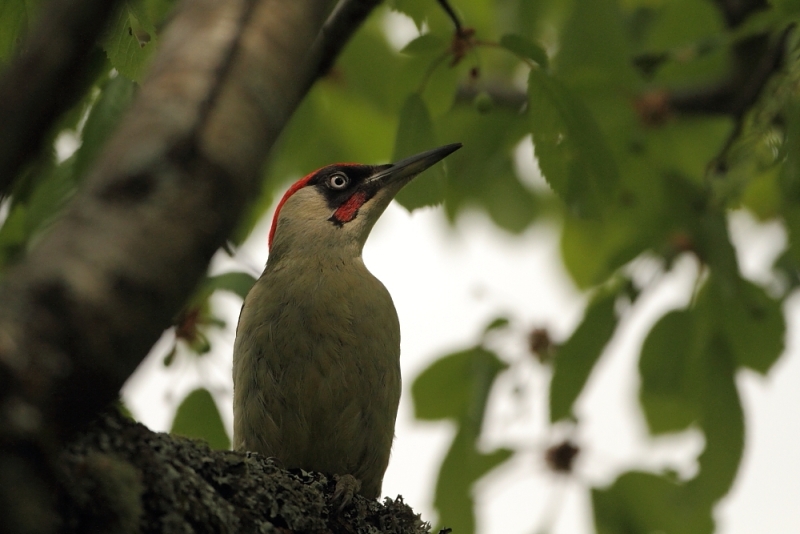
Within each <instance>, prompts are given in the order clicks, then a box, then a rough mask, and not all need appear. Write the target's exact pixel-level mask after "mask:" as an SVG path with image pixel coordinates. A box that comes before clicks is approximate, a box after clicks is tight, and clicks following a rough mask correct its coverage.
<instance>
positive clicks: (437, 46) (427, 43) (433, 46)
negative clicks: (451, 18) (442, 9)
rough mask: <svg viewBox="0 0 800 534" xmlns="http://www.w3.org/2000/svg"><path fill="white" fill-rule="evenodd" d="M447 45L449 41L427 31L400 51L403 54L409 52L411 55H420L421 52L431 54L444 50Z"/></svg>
mask: <svg viewBox="0 0 800 534" xmlns="http://www.w3.org/2000/svg"><path fill="white" fill-rule="evenodd" d="M447 46H448V45H447V41H445V40H444V39H442V38H441V37H439V36H438V35H434V34H432V33H426V34H423V35H420V36H419V37H417V38H416V39H413V40H412V41H411V42H409V43H408V44H407V45H406V46H404V47H403V49H402V50H400V52H401V53H403V54H408V55H409V56H418V55H420V54H425V55H430V54H432V53H437V52H438V53H442V52H444V51H445V49H446V48H447Z"/></svg>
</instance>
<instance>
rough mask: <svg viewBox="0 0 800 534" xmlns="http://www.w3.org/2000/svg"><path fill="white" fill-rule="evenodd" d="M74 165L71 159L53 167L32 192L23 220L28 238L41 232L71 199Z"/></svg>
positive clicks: (73, 159) (73, 188)
mask: <svg viewBox="0 0 800 534" xmlns="http://www.w3.org/2000/svg"><path fill="white" fill-rule="evenodd" d="M74 163H75V158H74V157H73V158H69V159H66V160H64V161H63V162H61V163H60V164H59V165H55V166H54V167H52V168H51V169H50V172H49V173H48V174H47V175H45V176H44V177H43V179H42V180H41V182H40V183H39V184H38V185H37V186H36V188H35V189H34V190H33V193H32V194H31V196H30V198H29V199H28V202H27V207H28V209H27V216H26V220H25V224H26V227H27V235H28V236H33V235H35V234H37V233H38V232H41V231H43V230H44V229H45V228H46V227H47V226H48V225H49V224H50V223H52V222H53V220H55V218H56V216H58V214H59V213H60V212H61V209H62V208H63V207H64V205H65V204H66V202H67V201H68V200H69V199H70V198H71V197H72V194H73V193H74V192H75V188H76V183H75V179H74V176H75V173H74V170H73V167H74Z"/></svg>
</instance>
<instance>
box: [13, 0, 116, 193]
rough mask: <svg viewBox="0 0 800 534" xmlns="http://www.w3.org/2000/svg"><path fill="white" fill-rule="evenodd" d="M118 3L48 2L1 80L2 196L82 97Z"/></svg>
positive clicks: (109, 0)
mask: <svg viewBox="0 0 800 534" xmlns="http://www.w3.org/2000/svg"><path fill="white" fill-rule="evenodd" d="M121 3H122V2H120V0H79V1H75V0H50V1H49V2H46V3H44V4H43V5H42V6H41V8H40V13H41V18H40V19H39V21H38V22H37V23H36V26H35V28H34V30H33V32H32V33H31V35H30V39H28V40H27V41H26V42H25V44H24V47H23V48H22V51H21V53H20V54H19V55H18V56H17V57H16V58H15V59H14V60H13V61H12V62H11V64H10V65H9V67H8V68H7V69H6V70H5V72H4V73H3V75H2V77H1V78H0V195H3V194H6V193H8V191H9V189H10V186H11V184H12V182H13V180H14V178H15V177H16V176H17V174H18V173H19V171H20V169H21V168H22V166H23V165H24V164H25V163H26V162H27V161H29V160H30V159H31V158H32V157H34V156H35V155H36V154H37V153H38V152H39V151H40V150H41V148H42V144H43V143H44V141H45V139H46V137H47V134H48V132H49V130H50V128H51V127H52V125H53V123H54V122H55V120H56V119H57V118H58V117H59V116H60V115H61V113H63V112H64V111H66V110H67V109H68V108H70V107H71V106H73V105H74V104H75V103H76V102H77V100H78V97H79V96H80V95H81V94H82V93H83V90H84V89H85V85H86V84H87V83H88V81H89V79H90V75H91V74H92V72H91V71H92V67H93V65H94V64H95V63H96V62H92V61H90V60H89V58H90V56H91V54H92V52H93V51H95V52H96V51H97V50H96V46H95V43H96V41H97V38H98V37H99V36H100V34H101V33H102V32H103V31H104V29H105V27H106V23H107V21H108V19H109V17H110V16H111V14H112V13H113V12H114V10H115V8H116V7H117V6H118V5H119V4H121Z"/></svg>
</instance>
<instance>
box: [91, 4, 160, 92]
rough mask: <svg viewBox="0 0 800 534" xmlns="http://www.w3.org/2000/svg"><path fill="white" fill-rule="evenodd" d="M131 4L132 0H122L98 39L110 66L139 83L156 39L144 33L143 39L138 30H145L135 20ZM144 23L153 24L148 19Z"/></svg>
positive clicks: (153, 49)
mask: <svg viewBox="0 0 800 534" xmlns="http://www.w3.org/2000/svg"><path fill="white" fill-rule="evenodd" d="M131 5H132V3H131V2H125V3H124V4H122V5H121V6H120V7H119V8H118V9H117V11H116V13H115V15H114V16H113V17H112V19H111V21H110V22H109V25H108V28H107V29H106V33H105V35H104V36H103V38H102V40H101V45H102V47H103V49H104V50H105V51H106V55H107V56H108V59H109V61H111V65H113V67H114V68H115V69H117V71H119V73H120V74H122V75H123V76H126V77H128V78H129V79H131V80H133V81H136V82H140V81H141V79H142V76H143V75H144V69H145V68H146V67H147V64H148V62H149V60H150V57H151V56H152V55H153V52H154V51H155V39H154V34H153V35H150V34H147V38H145V36H144V34H142V33H141V32H142V31H145V33H147V32H146V30H144V28H143V26H142V24H141V22H140V21H138V19H136V16H135V14H134V9H132V8H131ZM146 25H147V26H150V27H152V23H150V22H149V21H146ZM146 39H147V40H146Z"/></svg>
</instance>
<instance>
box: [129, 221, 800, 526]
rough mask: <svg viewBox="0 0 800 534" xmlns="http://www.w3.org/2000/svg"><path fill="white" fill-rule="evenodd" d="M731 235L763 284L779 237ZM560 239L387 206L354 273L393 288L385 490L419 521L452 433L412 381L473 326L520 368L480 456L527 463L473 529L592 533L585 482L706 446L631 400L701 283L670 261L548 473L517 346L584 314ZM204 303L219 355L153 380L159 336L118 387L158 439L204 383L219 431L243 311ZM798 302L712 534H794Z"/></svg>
mask: <svg viewBox="0 0 800 534" xmlns="http://www.w3.org/2000/svg"><path fill="white" fill-rule="evenodd" d="M268 226H269V218H266V219H265V220H264V221H263V222H262V224H261V225H260V226H259V227H258V229H257V230H256V231H255V232H254V234H253V236H252V237H251V239H250V240H249V241H248V243H247V244H246V245H245V246H244V247H243V249H242V251H241V253H240V255H239V256H240V259H239V260H238V261H237V262H233V261H231V260H224V259H223V260H221V261H217V262H216V268H217V269H219V270H230V269H231V268H237V269H249V270H251V271H252V272H253V273H256V272H257V271H260V269H261V267H262V266H263V264H264V263H265V261H266V255H267V247H266V242H267V239H266V234H267V230H268ZM731 228H732V231H733V233H734V238H735V241H736V242H737V246H739V248H740V249H747V252H748V253H747V254H743V255H740V260H741V261H742V265H743V270H744V272H745V274H746V275H747V276H749V277H751V278H755V279H761V280H763V279H764V278H765V277H766V276H767V274H766V273H767V269H766V268H765V266H767V265H769V262H770V259H771V258H773V257H774V255H775V254H776V252H777V251H778V250H780V247H781V246H782V244H783V242H784V241H785V236H784V234H783V232H782V230H781V229H780V228H779V227H777V226H775V225H771V226H769V225H768V226H760V225H758V224H757V223H755V222H754V221H753V220H752V219H751V218H750V217H749V216H747V215H746V214H743V213H740V214H737V215H736V216H735V217H733V219H732V223H731ZM557 231H558V229H557V228H555V227H553V226H548V225H539V226H536V227H533V228H531V229H530V230H528V231H527V232H526V233H524V234H523V235H521V236H518V237H513V236H510V235H508V234H506V233H503V232H501V231H499V230H497V229H496V228H495V227H494V226H492V225H491V224H490V223H488V222H487V221H486V220H485V219H484V218H483V216H481V215H478V214H471V215H468V216H466V217H464V218H463V219H462V220H461V221H460V222H459V224H458V225H457V227H456V228H455V229H453V228H450V227H448V226H447V225H446V223H445V222H444V220H443V216H442V214H441V213H440V211H439V209H435V208H434V209H427V210H422V211H418V212H415V213H414V214H412V215H409V214H408V213H406V212H405V210H403V209H402V208H400V207H399V206H397V205H392V206H390V207H389V209H388V210H387V212H386V214H385V215H384V216H383V218H382V219H381V220H380V221H379V223H378V225H377V226H376V228H375V230H374V231H373V235H372V236H371V237H370V240H369V241H368V243H367V247H366V249H365V252H364V257H365V262H366V264H367V265H368V267H369V268H370V269H371V270H372V272H373V273H374V274H375V275H376V276H378V278H380V279H381V280H382V281H383V282H384V284H385V285H386V286H387V287H388V288H389V290H390V292H391V293H392V295H393V297H394V300H395V305H396V307H397V310H398V314H399V316H400V322H401V327H402V335H403V341H402V369H403V376H404V388H405V389H404V394H403V399H402V402H401V407H400V413H399V416H398V423H397V439H396V441H395V444H394V449H393V455H392V460H391V463H390V465H389V469H388V471H387V473H386V478H385V482H384V488H383V489H384V494H386V495H390V496H395V495H397V494H402V495H403V496H404V497H405V499H406V501H407V502H408V503H410V504H411V505H412V506H413V507H414V509H415V510H417V511H418V512H422V514H423V518H425V519H427V520H430V521H432V522H433V521H434V520H435V517H436V516H435V512H434V511H433V509H432V507H431V503H432V500H433V495H432V491H433V487H434V480H435V470H436V468H437V467H438V465H439V463H440V462H441V459H442V458H443V455H444V453H445V452H446V450H447V446H448V444H449V441H450V439H451V438H452V435H453V428H452V426H451V425H450V424H449V423H441V424H439V423H420V422H416V421H414V419H413V407H412V406H411V399H410V394H409V391H408V390H409V387H410V384H411V382H412V380H413V379H414V377H415V376H416V375H417V374H418V373H419V372H420V371H422V370H423V369H424V368H425V367H426V366H427V365H428V364H429V363H430V362H432V361H433V360H434V359H436V358H437V357H438V356H441V355H443V354H445V353H447V352H448V351H452V350H459V349H461V348H465V347H468V346H470V345H472V344H474V343H475V342H476V341H477V339H476V336H477V335H478V333H479V332H480V331H481V329H482V327H483V326H484V325H485V324H486V323H487V322H488V321H490V320H491V319H492V318H494V317H495V316H496V315H498V314H502V313H508V314H509V315H510V316H511V317H512V318H513V319H514V321H513V323H512V325H511V328H510V329H509V330H508V331H507V332H504V333H503V332H500V333H498V334H496V335H494V336H493V338H492V339H491V340H490V341H491V343H492V346H493V347H496V348H498V349H499V350H501V351H502V354H503V356H504V357H505V358H507V359H508V361H510V362H512V361H513V362H516V363H515V364H514V373H513V376H507V377H504V379H503V380H500V381H499V383H498V385H497V387H496V389H495V390H494V391H493V394H492V400H491V407H490V410H489V417H490V420H489V421H488V422H487V426H486V429H485V430H486V434H487V437H486V446H487V447H488V448H489V449H491V448H493V447H495V446H501V445H509V444H511V445H513V446H517V447H521V448H524V449H525V450H526V452H524V453H522V454H519V455H518V456H517V457H516V459H515V460H514V461H512V462H511V463H510V464H509V465H507V466H505V467H504V468H502V469H500V470H499V471H498V472H497V473H492V474H490V475H489V476H487V477H486V479H484V480H482V481H481V482H480V483H479V484H478V485H477V487H476V488H475V495H476V496H477V500H478V502H479V503H480V504H479V507H478V525H479V532H481V533H482V534H495V533H497V534H499V533H501V532H503V533H509V534H516V533H519V534H529V533H531V532H533V531H535V529H536V527H540V526H542V524H543V522H545V521H548V520H553V521H554V529H553V533H554V534H567V533H569V534H582V533H590V532H592V527H591V516H590V515H589V514H590V509H589V507H588V502H589V497H588V491H587V490H586V489H585V486H584V485H583V482H581V481H584V482H587V483H590V484H607V483H610V482H611V481H613V479H614V477H615V476H616V473H618V472H619V471H620V470H623V469H629V468H633V467H645V468H652V469H658V468H661V467H664V466H670V467H672V468H674V469H676V470H677V471H679V472H680V473H682V474H684V475H685V476H691V474H692V473H693V472H694V471H693V470H694V469H696V463H695V459H696V457H697V455H698V454H699V452H700V451H701V450H702V447H703V440H702V437H701V435H700V434H699V433H698V432H687V433H685V434H683V435H681V436H673V437H668V438H661V439H659V440H650V439H649V438H648V437H647V435H646V430H645V427H644V423H643V419H642V417H641V415H640V414H639V413H638V411H637V410H638V408H637V404H636V394H637V387H638V382H637V381H638V377H637V373H636V357H637V354H638V350H639V348H640V346H641V342H642V341H643V337H644V335H645V333H646V331H647V330H648V329H649V326H650V325H652V323H653V322H654V321H655V320H657V318H658V317H659V316H660V315H661V314H662V313H663V312H664V311H665V310H666V309H669V308H672V307H676V306H681V305H683V304H684V303H685V302H686V301H687V298H688V294H689V291H690V288H691V283H692V280H693V278H694V276H695V275H696V265H695V264H694V262H693V261H692V260H691V259H689V258H685V259H683V260H681V261H679V262H678V264H677V265H676V267H675V269H674V271H673V272H672V273H670V274H669V275H667V276H665V277H664V278H662V279H661V280H660V281H659V282H658V283H657V284H656V287H655V289H654V290H653V291H648V293H647V294H645V295H643V296H642V297H641V299H640V302H639V304H638V305H637V308H636V310H635V313H634V314H632V315H631V316H629V318H628V319H626V320H625V327H624V331H623V335H621V336H617V337H615V339H614V340H612V343H611V345H610V346H609V349H608V350H607V351H606V354H605V355H604V356H603V358H602V360H601V362H600V363H599V367H598V369H597V372H596V373H594V374H593V376H592V377H591V379H590V384H589V386H588V389H587V391H586V392H585V394H584V395H583V396H582V397H581V399H580V401H579V406H578V414H579V417H580V419H581V422H582V423H581V426H580V429H579V431H578V432H577V433H576V434H574V435H573V437H575V438H576V439H577V440H578V442H579V444H580V445H581V446H582V448H583V452H582V454H581V456H580V457H579V461H578V462H577V464H576V475H575V477H574V478H573V479H571V480H565V479H559V478H558V477H555V476H554V475H552V474H551V473H549V472H548V471H547V470H546V469H545V467H544V464H543V462H542V460H541V457H542V452H543V450H544V448H545V447H546V445H547V444H552V443H554V442H556V441H557V440H558V438H559V437H563V436H564V435H566V434H565V432H567V430H566V429H563V428H561V429H554V430H553V429H551V430H548V429H547V425H546V422H547V411H546V410H547V405H546V390H545V386H546V380H547V375H546V372H545V371H543V370H542V369H541V368H539V367H537V366H536V365H535V364H533V363H532V360H531V359H530V358H529V357H528V356H527V354H526V352H525V351H526V349H525V336H526V334H527V332H528V331H529V329H530V328H531V327H533V326H546V327H548V328H549V329H550V330H551V332H552V333H553V335H554V337H555V338H556V339H564V338H565V337H567V336H568V335H569V334H570V332H571V331H572V329H573V328H574V327H575V326H576V325H577V323H578V322H579V320H580V318H581V316H582V313H583V307H584V305H585V298H584V297H583V296H582V295H581V294H580V293H578V292H577V291H576V290H575V288H574V287H573V285H572V283H571V282H570V280H569V279H568V277H567V276H566V274H565V273H564V271H563V269H562V267H561V265H560V260H559V254H558V235H557ZM636 271H637V274H638V275H639V276H642V277H644V278H647V277H648V276H650V275H652V273H653V272H654V271H653V269H652V266H651V265H649V263H648V262H647V261H640V262H639V265H638V266H637V268H636ZM215 301H216V302H217V304H218V305H219V306H220V308H222V309H224V310H225V314H226V319H227V320H228V322H229V324H230V330H229V331H225V332H221V333H220V334H219V335H217V336H215V337H214V339H213V343H214V351H213V353H212V354H211V355H209V356H208V357H207V358H205V360H204V361H203V362H202V364H201V365H199V366H196V365H192V364H189V363H188V358H178V359H177V361H176V364H175V365H174V366H173V367H172V368H170V369H167V370H164V369H163V367H162V365H161V355H162V354H163V350H164V349H163V346H164V345H165V344H168V342H169V336H165V339H164V340H162V341H163V343H162V346H161V347H160V348H158V347H157V348H156V350H155V351H154V355H153V356H152V357H151V358H150V359H149V360H148V361H147V362H145V363H144V364H143V365H142V368H141V369H140V370H139V371H137V373H136V375H134V377H133V378H131V380H130V382H129V383H128V385H127V386H126V388H125V390H124V393H125V398H126V402H127V403H128V405H129V406H130V407H131V409H132V411H133V412H134V414H135V415H136V416H137V417H138V418H140V420H141V421H142V422H144V423H145V424H147V425H148V426H150V427H151V428H153V429H155V430H166V429H168V428H169V426H170V423H171V417H172V415H173V414H174V411H175V407H176V405H177V403H178V402H179V401H180V400H181V399H182V398H183V396H184V395H185V393H186V392H188V391H189V390H191V389H193V388H194V387H196V385H197V384H199V383H202V384H204V385H205V386H207V387H211V388H212V389H213V390H214V391H215V392H216V393H217V399H218V402H219V404H220V408H221V410H222V412H223V417H225V418H226V423H227V425H228V428H229V431H230V428H231V421H230V419H231V403H230V394H231V379H230V365H231V351H232V348H231V345H232V342H233V330H232V329H233V327H234V326H235V322H236V317H237V315H238V311H239V306H240V302H239V301H238V299H237V298H235V297H232V296H227V295H221V296H217V297H215ZM798 302H800V298H795V299H792V301H791V302H790V305H789V306H787V311H788V322H789V325H790V330H791V335H790V336H789V338H788V350H787V352H788V355H785V356H784V357H783V358H782V359H781V360H780V361H779V362H778V364H777V365H776V366H775V368H774V369H773V371H772V372H771V373H770V375H769V376H768V377H766V378H763V377H760V376H757V375H755V374H753V373H742V374H740V376H739V380H738V383H739V389H740V392H741V393H742V396H743V399H744V405H745V413H746V418H747V448H746V452H745V459H744V463H743V465H742V468H741V471H740V473H739V478H738V479H737V481H736V484H735V487H734V490H733V492H732V494H731V495H730V496H729V497H728V498H727V499H725V500H724V501H723V502H722V503H721V505H720V506H719V507H718V509H717V517H718V520H719V530H718V532H720V533H723V534H752V533H756V532H758V533H761V532H769V533H770V534H784V533H785V534H795V533H797V532H800V515H799V514H797V513H796V508H797V502H798V501H797V499H798V496H800V476H798V475H800V456H798V455H797V453H796V451H797V450H798V449H800V421H799V420H798V417H797V415H796V410H797V407H798V406H800V388H798V384H800V359H798V357H797V352H798V347H797V343H798V339H797V333H798V332H800V312H799V311H798V310H800V307H799V305H798ZM787 356H788V357H787ZM198 369H199V370H200V372H198ZM515 385H524V386H525V388H524V391H523V393H522V394H521V395H519V396H518V397H516V398H518V400H517V401H516V402H514V401H512V400H510V399H512V398H515V397H513V396H512V395H511V394H510V391H511V390H512V389H513V387H514V386H515ZM548 511H549V512H548ZM545 516H547V517H548V518H549V519H547V518H546V517H545Z"/></svg>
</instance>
